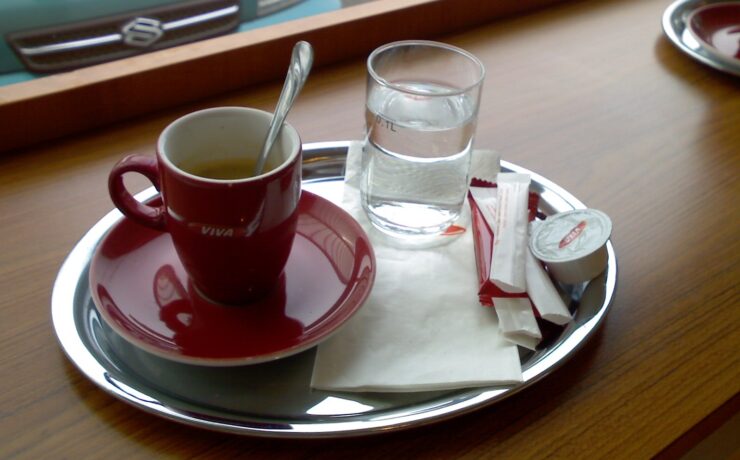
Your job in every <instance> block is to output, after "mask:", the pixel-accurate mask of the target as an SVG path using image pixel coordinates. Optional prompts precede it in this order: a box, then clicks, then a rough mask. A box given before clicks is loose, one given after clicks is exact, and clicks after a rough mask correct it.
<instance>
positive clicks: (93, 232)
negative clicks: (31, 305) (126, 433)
mask: <svg viewBox="0 0 740 460" xmlns="http://www.w3.org/2000/svg"><path fill="white" fill-rule="evenodd" d="M349 145H350V141H335V142H317V143H311V144H304V152H306V153H322V152H329V151H332V152H335V153H336V152H337V151H342V150H343V151H344V154H345V155H346V150H347V149H348V147H349ZM343 161H344V160H342V162H343ZM306 167H307V166H306V164H304V170H305V169H306ZM501 167H502V169H505V170H511V171H515V172H523V173H528V174H530V175H531V177H532V182H533V184H535V183H536V184H537V186H538V187H540V188H541V190H540V191H541V192H542V194H543V198H548V197H549V200H550V201H548V199H544V200H543V201H545V202H547V203H550V202H551V201H553V200H554V201H556V202H557V201H560V202H561V203H560V206H563V205H565V206H569V207H572V208H573V209H578V208H585V205H584V204H583V203H582V202H580V201H579V200H578V199H576V198H575V197H574V196H573V195H571V194H570V193H569V192H567V191H566V190H564V189H562V188H561V187H559V186H557V185H556V184H554V183H553V182H551V181H550V180H548V179H545V178H544V177H542V176H540V175H538V174H536V173H533V172H531V171H529V170H527V169H525V168H522V167H519V166H516V165H514V164H512V163H509V162H506V161H501ZM316 181H320V179H319V180H316ZM309 182H310V180H309ZM155 193H156V191H155V190H154V188H153V187H152V188H149V189H147V190H145V191H143V192H141V193H140V194H138V195H137V199H147V198H149V197H151V196H153V195H154V194H155ZM121 218H122V215H121V213H120V212H119V211H118V210H116V209H113V210H112V211H110V212H108V213H107V214H106V215H105V216H103V217H102V218H101V219H100V220H99V221H98V222H97V223H96V224H95V225H93V226H92V227H91V228H90V229H89V230H88V231H87V232H86V233H85V235H84V236H83V237H82V238H81V239H80V240H79V242H78V243H76V244H75V246H74V247H73V249H72V250H71V251H70V253H69V255H68V256H67V258H66V259H65V261H64V263H63V264H62V266H61V268H60V270H59V272H58V275H57V278H56V280H55V282H54V286H53V290H52V296H51V315H52V323H53V328H54V332H55V335H56V336H57V339H58V341H59V344H60V346H61V348H62V350H63V351H64V353H65V354H66V355H67V357H68V359H69V360H70V361H71V362H72V363H73V364H74V365H75V366H76V367H77V368H78V370H79V371H80V372H81V373H82V374H83V375H84V376H85V377H87V378H88V379H89V380H90V381H91V382H93V383H94V384H95V385H96V386H98V387H99V388H100V389H102V390H103V391H105V392H106V393H108V394H109V395H111V396H113V397H115V398H116V399H119V400H121V401H123V402H125V403H128V404H130V405H132V406H134V407H137V408H139V409H142V410H144V411H145V412H149V413H152V414H154V415H158V416H160V417H164V418H166V419H170V420H173V421H176V422H179V423H182V424H186V425H190V426H195V427H199V428H206V429H210V430H214V431H220V432H228V433H236V434H242V435H253V436H260V437H271V438H339V437H352V436H360V435H369V434H377V433H382V432H387V431H395V430H400V429H407V428H411V427H417V426H422V425H427V424H430V423H436V422H439V421H443V420H447V419H450V418H453V417H457V416H460V415H463V414H466V413H469V412H472V411H474V410H477V409H481V408H483V407H486V406H489V405H492V404H494V403H496V402H499V401H501V400H503V399H505V398H507V397H510V396H512V395H514V394H516V393H518V392H519V391H522V390H524V389H525V388H528V387H530V386H531V385H533V384H534V383H536V382H538V381H540V380H541V379H543V378H544V377H546V376H547V375H549V374H550V373H552V372H554V371H555V370H556V369H558V368H559V367H560V366H562V365H563V364H565V362H567V361H568V360H569V359H570V358H572V357H573V356H574V355H575V354H576V353H577V352H578V350H580V348H582V347H583V346H584V345H585V343H587V342H588V340H589V339H590V338H591V336H593V334H595V332H596V331H597V330H598V329H599V326H600V325H601V324H602V323H603V321H604V319H605V317H606V314H607V313H608V311H609V309H610V308H611V305H612V303H613V300H614V296H615V292H616V281H617V259H616V254H615V251H614V247H613V245H612V243H611V241H609V242H608V243H607V250H608V254H609V267H608V269H607V272H606V274H605V300H604V302H603V303H602V305H601V306H600V307H599V309H598V311H597V312H596V313H595V314H594V316H593V317H591V318H590V319H588V321H586V322H584V323H583V324H581V325H579V326H578V327H577V328H576V330H574V331H573V333H571V334H570V335H569V336H568V337H566V338H565V339H563V340H561V341H558V342H557V343H556V344H555V345H554V346H553V347H551V349H548V350H547V351H546V352H545V353H544V356H543V357H541V358H540V359H539V360H538V361H537V362H535V363H534V364H533V365H531V366H529V367H527V368H526V369H525V368H524V365H523V369H522V374H523V382H522V383H519V384H516V385H506V386H495V387H480V388H468V389H460V390H459V391H457V392H455V391H451V392H448V393H455V394H456V395H457V397H448V398H446V399H445V400H443V401H440V402H438V403H436V404H430V403H428V402H426V403H422V404H418V405H415V406H412V407H411V408H406V409H403V408H401V409H399V408H396V409H386V410H385V412H391V413H390V414H381V415H374V416H369V417H367V418H366V419H362V420H348V418H347V417H342V416H336V417H337V419H339V421H326V418H325V417H324V418H323V419H322V420H318V421H313V420H309V421H305V420H290V421H285V423H280V424H276V423H264V422H262V421H260V420H256V419H255V420H251V421H250V422H249V423H245V422H244V420H242V419H240V420H235V419H229V418H226V417H224V418H220V417H213V416H210V415H207V414H202V413H195V412H193V411H191V410H188V409H187V408H177V407H171V406H168V405H167V404H164V403H163V402H161V401H159V400H157V399H156V398H155V397H153V396H151V395H149V394H145V393H142V392H140V391H139V390H137V389H135V388H132V387H130V386H129V385H127V384H126V383H124V382H122V381H120V380H119V379H117V378H116V377H115V376H114V375H112V374H111V372H110V370H109V369H108V368H106V367H105V366H104V365H103V364H102V363H100V362H99V361H98V359H97V358H96V357H95V355H94V353H93V352H92V351H91V350H90V349H89V348H88V347H87V346H86V345H85V343H84V342H83V340H82V337H81V335H80V334H81V331H80V330H79V329H78V327H77V324H76V322H75V319H74V316H75V315H74V312H75V310H76V308H78V307H77V304H76V302H75V299H76V297H77V286H78V284H79V278H80V276H81V275H82V276H84V273H85V272H86V270H87V267H88V266H89V263H90V259H91V257H92V254H93V252H94V251H95V247H96V246H97V244H98V243H99V241H100V240H101V239H102V237H103V236H104V235H105V233H106V232H107V231H108V229H109V228H110V227H112V226H113V225H114V224H115V222H116V221H118V220H119V219H121ZM88 297H89V296H88ZM328 393H331V392H328ZM337 393H339V394H340V396H341V397H343V398H345V399H346V397H347V396H348V394H347V393H346V392H337Z"/></svg>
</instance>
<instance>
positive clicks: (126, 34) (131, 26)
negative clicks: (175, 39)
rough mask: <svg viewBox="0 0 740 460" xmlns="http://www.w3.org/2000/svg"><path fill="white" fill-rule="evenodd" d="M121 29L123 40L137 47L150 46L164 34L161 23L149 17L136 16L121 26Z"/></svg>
mask: <svg viewBox="0 0 740 460" xmlns="http://www.w3.org/2000/svg"><path fill="white" fill-rule="evenodd" d="M121 31H122V32H123V42H124V43H126V44H127V45H129V46H136V47H138V48H146V47H147V46H150V45H151V44H153V43H154V42H156V41H157V40H159V39H160V38H161V37H162V35H163V34H164V32H163V30H162V23H161V22H160V21H158V20H157V19H151V18H136V19H134V20H133V21H131V22H129V23H128V24H126V25H125V26H123V28H122V29H121Z"/></svg>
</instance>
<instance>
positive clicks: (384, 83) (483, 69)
mask: <svg viewBox="0 0 740 460" xmlns="http://www.w3.org/2000/svg"><path fill="white" fill-rule="evenodd" d="M412 45H414V46H428V47H431V48H441V49H445V50H447V51H452V52H454V53H457V54H460V55H462V56H464V57H466V58H468V59H470V60H471V61H472V62H473V63H475V64H476V65H477V67H478V69H479V70H480V75H479V76H478V78H477V79H476V80H475V81H474V82H473V83H472V84H470V85H467V86H465V87H463V88H460V89H454V90H448V91H443V92H440V93H435V94H434V96H440V97H445V96H456V95H459V94H464V93H467V92H468V91H470V90H472V89H473V88H475V87H476V86H480V85H481V84H482V83H483V80H484V79H485V77H486V67H485V66H484V65H483V62H481V60H480V59H478V57H476V56H475V55H474V54H472V53H470V52H469V51H466V50H464V49H462V48H459V47H457V46H454V45H450V44H447V43H442V42H436V41H432V40H400V41H395V42H391V43H386V44H385V45H382V46H380V47H378V48H376V49H375V50H373V52H372V53H370V56H368V58H367V71H368V74H370V76H371V77H372V78H373V80H375V81H376V82H378V83H379V84H381V85H382V86H385V87H387V88H391V89H393V90H395V91H399V92H403V93H407V94H413V95H417V96H429V95H430V94H429V93H428V92H426V91H418V90H414V89H410V88H408V87H403V86H400V85H397V84H395V83H391V82H389V81H388V80H386V79H385V78H383V77H381V76H380V75H378V73H377V72H376V71H375V69H374V68H373V65H372V62H373V59H374V58H375V57H376V56H378V55H379V54H380V53H382V52H384V51H387V50H388V49H390V48H399V47H402V46H412Z"/></svg>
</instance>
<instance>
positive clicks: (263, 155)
mask: <svg viewBox="0 0 740 460" xmlns="http://www.w3.org/2000/svg"><path fill="white" fill-rule="evenodd" d="M312 64H313V48H311V45H310V44H309V43H308V42H305V41H299V42H298V43H296V44H295V46H294V47H293V53H292V55H291V58H290V66H289V67H288V74H287V76H286V77H285V83H284V84H283V89H282V91H281V92H280V98H279V99H278V103H277V106H276V107H275V114H274V116H273V120H272V122H271V123H270V128H269V129H268V131H267V136H265V141H264V142H263V143H262V150H261V151H260V155H259V157H258V158H257V165H256V166H255V168H254V175H255V176H258V175H260V174H262V171H263V170H264V168H265V163H266V161H267V157H268V156H269V154H270V150H272V146H273V144H274V143H275V139H277V136H278V134H279V133H280V130H281V129H282V127H283V122H284V121H285V117H286V116H287V115H288V112H289V111H290V109H291V107H292V106H293V101H295V98H296V96H298V93H300V92H301V89H302V88H303V85H304V83H306V78H308V73H309V72H310V71H311V65H312Z"/></svg>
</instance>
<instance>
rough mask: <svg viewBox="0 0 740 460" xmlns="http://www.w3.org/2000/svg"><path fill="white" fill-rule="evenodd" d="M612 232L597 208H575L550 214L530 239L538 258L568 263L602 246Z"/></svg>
mask: <svg viewBox="0 0 740 460" xmlns="http://www.w3.org/2000/svg"><path fill="white" fill-rule="evenodd" d="M611 232H612V222H611V220H610V219H609V216H607V215H606V214H604V213H603V212H601V211H599V210H596V209H576V210H573V211H566V212H562V213H559V214H555V215H552V216H550V217H548V218H547V219H545V220H544V221H542V222H541V223H539V225H537V226H536V227H535V228H534V229H533V231H532V235H531V237H530V240H529V245H530V249H531V250H532V253H533V254H534V255H535V257H537V258H538V259H539V260H541V261H543V262H545V263H547V262H567V261H572V260H577V259H580V258H583V257H585V256H587V255H589V254H591V253H593V252H594V251H597V250H599V249H600V248H601V247H603V246H604V244H605V243H606V241H607V240H608V239H609V236H610V235H611Z"/></svg>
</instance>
